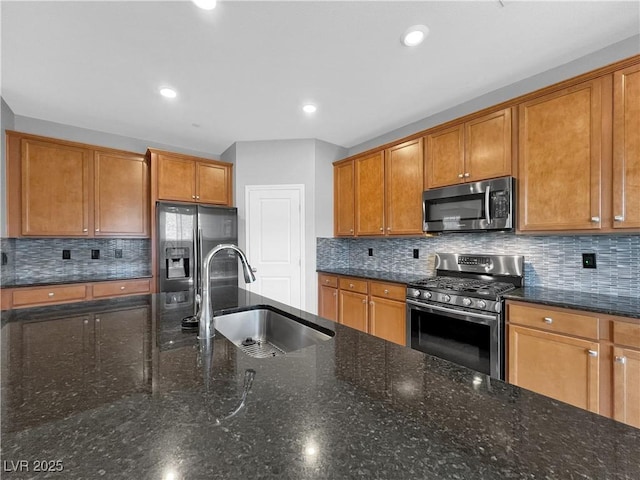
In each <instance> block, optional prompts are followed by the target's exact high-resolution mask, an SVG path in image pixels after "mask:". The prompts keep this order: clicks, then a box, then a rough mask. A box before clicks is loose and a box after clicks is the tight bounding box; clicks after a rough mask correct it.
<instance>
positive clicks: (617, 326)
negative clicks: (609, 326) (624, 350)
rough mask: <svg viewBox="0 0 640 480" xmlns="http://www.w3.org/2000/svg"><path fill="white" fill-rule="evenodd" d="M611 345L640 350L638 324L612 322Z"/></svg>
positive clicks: (639, 329) (639, 325) (639, 327)
mask: <svg viewBox="0 0 640 480" xmlns="http://www.w3.org/2000/svg"><path fill="white" fill-rule="evenodd" d="M613 343H615V344H616V345H626V346H629V347H634V348H640V324H635V323H627V322H613Z"/></svg>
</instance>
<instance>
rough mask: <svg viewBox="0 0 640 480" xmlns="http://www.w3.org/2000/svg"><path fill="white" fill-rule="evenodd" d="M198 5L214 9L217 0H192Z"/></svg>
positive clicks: (202, 7) (204, 8) (206, 8)
mask: <svg viewBox="0 0 640 480" xmlns="http://www.w3.org/2000/svg"><path fill="white" fill-rule="evenodd" d="M191 1H192V2H193V3H195V4H196V6H197V7H199V8H201V9H203V10H213V9H214V8H216V0H191Z"/></svg>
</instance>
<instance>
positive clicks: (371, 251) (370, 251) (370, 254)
mask: <svg viewBox="0 0 640 480" xmlns="http://www.w3.org/2000/svg"><path fill="white" fill-rule="evenodd" d="M369 256H370V257H373V248H370V249H369Z"/></svg>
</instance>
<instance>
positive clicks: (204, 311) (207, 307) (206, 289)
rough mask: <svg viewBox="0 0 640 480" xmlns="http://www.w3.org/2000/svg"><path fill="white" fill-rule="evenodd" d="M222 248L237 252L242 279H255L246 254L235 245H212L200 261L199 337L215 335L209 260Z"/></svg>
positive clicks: (249, 280) (247, 281)
mask: <svg viewBox="0 0 640 480" xmlns="http://www.w3.org/2000/svg"><path fill="white" fill-rule="evenodd" d="M223 250H232V251H234V252H236V253H237V254H238V258H239V259H240V264H241V265H242V272H243V274H244V281H245V282H246V283H251V282H255V281H256V276H255V275H254V274H253V269H252V268H251V265H249V261H248V260H247V256H246V255H245V254H244V252H243V251H242V250H240V248H238V246H237V245H233V244H231V243H223V244H220V245H218V246H216V247H214V248H213V249H212V250H211V251H210V252H209V253H207V256H206V257H205V258H204V261H203V262H202V302H201V305H200V311H199V312H198V314H197V318H198V324H199V337H200V338H201V339H205V338H211V337H213V336H214V335H215V331H216V330H215V326H214V324H213V308H212V306H211V292H210V290H211V272H210V270H211V261H212V260H213V258H214V257H215V256H216V255H217V254H218V253H220V252H221V251H223Z"/></svg>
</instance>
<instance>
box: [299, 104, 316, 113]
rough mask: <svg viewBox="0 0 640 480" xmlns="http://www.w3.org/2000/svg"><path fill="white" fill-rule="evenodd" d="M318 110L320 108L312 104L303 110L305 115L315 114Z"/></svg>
mask: <svg viewBox="0 0 640 480" xmlns="http://www.w3.org/2000/svg"><path fill="white" fill-rule="evenodd" d="M317 109H318V108H317V107H316V106H315V105H313V104H311V103H307V104H306V105H305V106H303V107H302V110H304V112H305V113H315V111H316V110H317Z"/></svg>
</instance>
